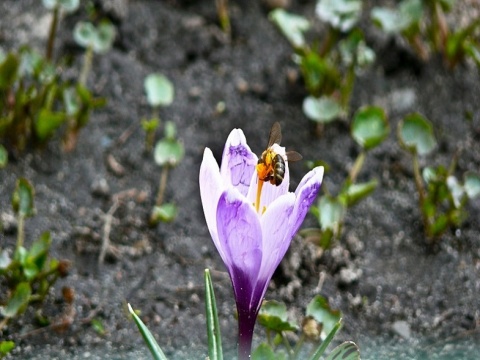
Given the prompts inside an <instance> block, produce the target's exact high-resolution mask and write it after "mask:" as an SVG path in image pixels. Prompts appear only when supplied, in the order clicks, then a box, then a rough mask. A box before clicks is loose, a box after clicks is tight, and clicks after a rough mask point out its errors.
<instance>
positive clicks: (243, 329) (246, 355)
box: [237, 307, 257, 360]
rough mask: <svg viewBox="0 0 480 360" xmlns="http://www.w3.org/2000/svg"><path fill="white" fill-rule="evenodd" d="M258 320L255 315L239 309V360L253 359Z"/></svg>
mask: <svg viewBox="0 0 480 360" xmlns="http://www.w3.org/2000/svg"><path fill="white" fill-rule="evenodd" d="M237 309H238V307H237ZM256 318H257V315H256V314H255V313H253V312H251V311H249V310H242V309H238V360H248V359H250V357H251V355H250V353H251V352H252V339H253V329H254V328H255V320H256Z"/></svg>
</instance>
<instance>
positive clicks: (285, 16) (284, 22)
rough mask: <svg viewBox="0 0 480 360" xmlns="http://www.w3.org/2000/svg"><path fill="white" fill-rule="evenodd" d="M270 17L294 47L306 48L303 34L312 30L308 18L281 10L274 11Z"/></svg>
mask: <svg viewBox="0 0 480 360" xmlns="http://www.w3.org/2000/svg"><path fill="white" fill-rule="evenodd" d="M268 17H269V19H270V21H272V22H273V23H274V24H275V25H276V26H277V27H278V28H279V29H280V31H281V32H282V34H283V35H284V36H285V37H286V38H287V40H288V41H289V42H290V44H292V46H293V47H302V46H305V38H304V37H303V33H304V32H305V31H307V30H308V29H309V28H310V22H309V21H308V20H307V19H306V18H304V17H303V16H299V15H295V14H290V13H288V12H287V11H285V10H283V9H280V8H277V9H275V10H273V11H272V12H271V13H270V14H269V15H268Z"/></svg>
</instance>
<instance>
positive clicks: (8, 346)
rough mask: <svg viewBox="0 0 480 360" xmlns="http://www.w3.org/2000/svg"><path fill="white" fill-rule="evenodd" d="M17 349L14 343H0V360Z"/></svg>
mask: <svg viewBox="0 0 480 360" xmlns="http://www.w3.org/2000/svg"><path fill="white" fill-rule="evenodd" d="M14 348H15V343H14V342H13V341H0V359H2V358H3V357H4V356H5V355H7V354H8V353H9V352H10V351H12V350H13V349H14Z"/></svg>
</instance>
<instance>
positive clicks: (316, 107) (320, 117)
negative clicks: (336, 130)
mask: <svg viewBox="0 0 480 360" xmlns="http://www.w3.org/2000/svg"><path fill="white" fill-rule="evenodd" d="M303 112H304V114H305V115H306V116H307V117H308V118H309V119H310V120H313V121H316V122H319V123H329V122H331V121H333V120H335V119H336V118H338V117H339V116H340V113H341V112H342V108H341V107H340V105H339V104H338V102H337V101H335V100H334V99H332V98H329V97H326V96H323V97H321V98H319V99H317V98H315V97H313V96H309V97H307V98H305V100H304V101H303Z"/></svg>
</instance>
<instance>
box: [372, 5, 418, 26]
mask: <svg viewBox="0 0 480 360" xmlns="http://www.w3.org/2000/svg"><path fill="white" fill-rule="evenodd" d="M371 16H372V20H373V22H374V23H375V24H377V25H378V26H380V27H381V28H382V29H383V30H384V31H385V32H386V33H388V34H398V33H401V32H404V31H407V30H409V29H410V28H414V27H417V26H418V23H419V22H420V20H421V19H422V17H423V4H422V1H421V0H403V1H402V2H401V3H400V4H399V6H398V8H397V9H388V8H381V7H375V8H373V9H372V12H371Z"/></svg>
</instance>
